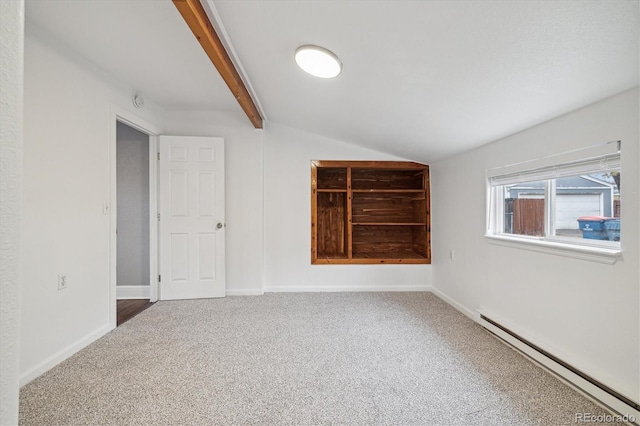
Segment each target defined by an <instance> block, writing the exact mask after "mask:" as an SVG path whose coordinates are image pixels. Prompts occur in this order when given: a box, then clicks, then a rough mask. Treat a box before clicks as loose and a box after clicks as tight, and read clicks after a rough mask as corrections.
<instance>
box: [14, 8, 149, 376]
mask: <svg viewBox="0 0 640 426" xmlns="http://www.w3.org/2000/svg"><path fill="white" fill-rule="evenodd" d="M54 43H55V41H54V40H53V39H52V38H51V37H50V36H49V35H48V34H43V33H41V32H40V30H39V29H38V28H36V27H35V26H33V25H32V24H30V23H29V22H28V21H27V27H26V39H25V76H24V78H25V99H24V107H25V108H24V129H25V131H24V187H23V188H24V192H23V195H24V197H23V200H24V207H23V212H24V215H23V223H22V236H21V257H22V259H21V263H22V274H23V276H22V288H21V296H22V312H21V350H20V352H21V353H20V355H21V356H20V369H21V375H22V378H21V381H22V382H23V383H24V382H26V381H28V380H30V379H32V378H34V377H35V376H37V375H38V374H40V373H42V372H43V371H46V369H48V368H50V367H51V366H53V365H55V364H56V363H57V362H59V361H61V360H63V359H64V358H65V357H67V356H68V355H70V354H72V353H73V352H75V351H76V350H78V349H80V348H81V347H83V346H84V345H86V344H88V343H90V342H91V341H93V340H94V339H95V338H97V337H99V336H101V335H102V334H104V333H106V332H107V331H109V329H110V323H109V307H110V303H109V302H110V277H109V273H110V270H109V255H110V252H109V248H110V247H109V244H110V242H109V241H110V238H109V235H110V216H109V215H104V214H103V213H102V205H103V203H105V202H109V200H110V194H111V192H110V191H111V188H110V158H109V144H110V134H109V132H110V127H111V123H110V119H111V116H110V105H111V104H115V105H117V106H119V107H120V108H121V109H126V110H129V111H132V112H133V109H134V108H133V106H132V105H131V100H130V99H131V98H130V96H131V94H132V93H133V92H134V90H133V88H131V87H128V86H126V85H124V84H121V83H119V82H118V81H112V80H109V77H108V76H106V75H104V74H103V73H102V72H101V71H100V70H98V69H96V68H94V67H93V65H92V64H90V63H87V62H86V61H84V60H83V59H82V58H80V57H77V56H76V55H75V54H74V53H72V52H70V51H68V50H66V49H65V48H64V47H62V46H61V45H59V44H57V43H56V44H54ZM135 115H138V116H140V118H142V119H144V120H146V121H149V122H152V123H154V122H155V123H157V122H159V121H161V119H160V118H159V117H161V111H160V110H159V109H157V108H155V107H154V105H153V103H152V102H150V101H148V102H147V104H146V107H145V109H144V110H135ZM62 272H64V273H66V274H67V279H68V284H69V287H68V288H67V289H65V290H62V291H58V287H57V276H58V274H59V273H62Z"/></svg>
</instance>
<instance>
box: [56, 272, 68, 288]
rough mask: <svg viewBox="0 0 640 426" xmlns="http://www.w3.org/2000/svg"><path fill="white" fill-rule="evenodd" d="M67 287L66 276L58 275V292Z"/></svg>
mask: <svg viewBox="0 0 640 426" xmlns="http://www.w3.org/2000/svg"><path fill="white" fill-rule="evenodd" d="M68 285H69V281H67V274H58V290H64V289H65V288H67V286H68Z"/></svg>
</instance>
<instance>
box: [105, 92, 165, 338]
mask: <svg viewBox="0 0 640 426" xmlns="http://www.w3.org/2000/svg"><path fill="white" fill-rule="evenodd" d="M118 122H120V123H123V124H126V125H127V126H129V127H132V128H134V129H136V130H138V131H140V132H142V133H144V134H146V135H149V286H150V295H149V296H150V298H151V302H156V301H157V300H158V256H159V250H158V219H157V217H158V160H157V158H158V136H159V135H160V134H162V131H161V129H160V128H159V127H157V126H156V125H154V124H152V123H149V122H148V121H146V120H143V119H142V118H140V117H138V116H136V115H135V114H133V113H131V112H129V111H128V110H126V109H124V108H121V107H119V106H117V105H114V104H110V107H109V188H110V200H109V204H108V205H107V206H105V207H107V208H108V210H109V213H105V214H109V224H110V226H109V323H110V325H111V327H112V328H115V327H116V321H117V303H116V290H117V288H116V284H117V258H118V239H117V234H116V231H117V227H118V188H117V178H116V177H117V156H116V148H117V135H116V132H117V123H118Z"/></svg>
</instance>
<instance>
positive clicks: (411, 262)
mask: <svg viewBox="0 0 640 426" xmlns="http://www.w3.org/2000/svg"><path fill="white" fill-rule="evenodd" d="M430 263H431V259H427V258H425V257H422V258H402V259H398V258H355V257H354V258H353V259H317V260H316V261H315V262H313V264H314V265H344V264H350V265H365V264H366V265H370V264H388V265H397V264H405V265H416V264H430Z"/></svg>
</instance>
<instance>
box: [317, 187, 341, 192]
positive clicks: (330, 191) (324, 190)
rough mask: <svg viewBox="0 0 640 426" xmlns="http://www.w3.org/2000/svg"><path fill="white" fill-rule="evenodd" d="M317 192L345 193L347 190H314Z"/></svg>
mask: <svg viewBox="0 0 640 426" xmlns="http://www.w3.org/2000/svg"><path fill="white" fill-rule="evenodd" d="M316 191H318V192H347V189H346V188H345V189H320V188H318V189H316Z"/></svg>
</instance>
